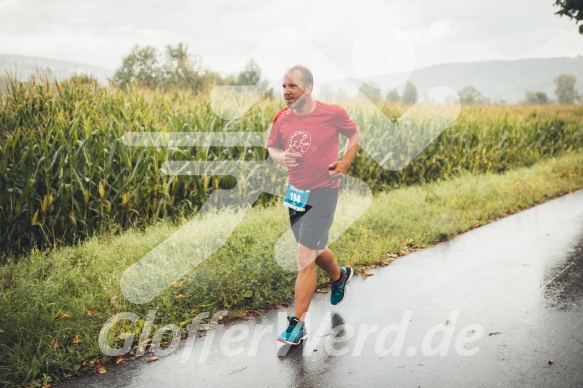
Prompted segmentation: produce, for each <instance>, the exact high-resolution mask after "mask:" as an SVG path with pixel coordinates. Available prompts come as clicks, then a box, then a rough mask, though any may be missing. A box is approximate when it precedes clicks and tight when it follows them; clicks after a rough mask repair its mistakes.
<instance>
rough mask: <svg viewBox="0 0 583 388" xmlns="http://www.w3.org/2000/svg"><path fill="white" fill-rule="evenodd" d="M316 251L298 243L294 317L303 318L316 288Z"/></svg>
mask: <svg viewBox="0 0 583 388" xmlns="http://www.w3.org/2000/svg"><path fill="white" fill-rule="evenodd" d="M320 252H322V251H316V250H313V249H310V248H308V247H306V246H305V245H302V244H300V243H298V252H297V253H298V256H297V259H298V277H297V278H296V289H295V295H294V299H295V310H294V317H296V318H298V319H299V320H301V321H303V320H304V315H305V314H306V312H307V311H308V307H310V302H311V301H312V296H314V291H315V290H316V263H315V261H316V257H317V256H318V253H320Z"/></svg>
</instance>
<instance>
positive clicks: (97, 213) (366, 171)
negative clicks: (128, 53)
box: [0, 81, 583, 260]
mask: <svg viewBox="0 0 583 388" xmlns="http://www.w3.org/2000/svg"><path fill="white" fill-rule="evenodd" d="M343 106H345V107H346V108H347V110H348V112H349V114H350V115H351V117H353V118H354V119H355V121H356V122H357V124H358V125H359V127H360V128H367V129H369V130H373V131H381V132H382V131H383V125H384V124H382V120H381V115H380V114H378V112H377V113H374V112H373V113H370V112H368V111H367V110H366V109H364V108H362V107H361V106H360V105H359V104H358V102H356V101H349V102H346V104H343ZM282 107H283V101H281V100H279V99H275V100H271V99H263V100H261V101H260V102H259V103H257V104H255V105H254V106H253V108H252V109H251V110H250V111H248V112H247V113H246V114H245V115H244V116H242V117H241V118H240V119H236V120H226V119H222V118H220V117H218V116H216V115H215V114H214V113H213V110H212V109H211V105H210V101H209V98H208V96H200V95H198V96H197V95H194V94H192V93H189V92H186V91H175V92H167V91H166V92H165V91H150V90H145V89H133V90H128V91H121V90H117V89H115V88H107V87H100V86H98V85H95V84H86V83H82V82H47V81H45V82H29V83H24V82H13V83H12V84H11V85H10V86H9V87H8V90H6V92H5V94H3V95H0V131H1V132H0V172H1V174H0V246H2V250H1V251H0V255H2V256H3V257H2V260H6V258H7V257H9V256H12V255H16V256H17V257H18V255H20V254H22V253H24V252H27V251H28V250H30V249H31V248H33V247H37V248H40V249H42V248H46V247H51V246H55V247H57V246H61V245H62V244H71V243H75V242H78V241H81V240H83V239H84V238H86V237H88V236H91V235H94V234H103V233H110V232H116V231H120V230H124V229H126V228H128V227H130V226H143V225H146V224H149V223H151V222H154V221H155V220H157V219H160V218H170V219H176V218H178V217H183V216H188V215H191V214H193V213H194V212H195V211H196V210H197V209H198V208H199V207H200V206H201V205H202V204H203V203H204V201H205V200H206V198H208V196H209V195H210V193H211V192H212V191H213V190H216V189H219V188H230V187H232V186H233V183H234V179H233V178H230V177H218V176H203V177H193V176H169V175H164V174H163V173H162V171H161V166H162V164H163V163H164V162H166V161H172V160H193V161H194V160H196V161H212V160H245V161H261V160H265V159H266V158H267V156H268V153H267V149H266V148H263V147H243V146H240V147H197V148H194V147H188V148H187V147H127V146H126V145H124V144H123V142H122V140H121V137H122V136H123V135H124V134H126V133H128V132H140V131H145V132H239V131H247V132H264V131H266V130H267V128H269V126H270V124H271V121H272V119H273V117H274V115H275V113H276V112H277V111H278V110H279V109H281V108H282ZM380 109H381V110H382V111H383V112H384V113H385V114H386V115H388V116H389V117H393V118H394V119H397V118H398V117H399V116H400V115H401V114H402V113H403V112H404V111H405V110H406V109H407V106H405V105H399V104H392V105H391V104H386V105H382V106H380ZM582 117H583V107H581V106H566V105H565V106H561V105H548V106H470V107H467V106H464V107H463V109H462V113H461V115H460V117H459V118H458V120H457V121H456V123H455V124H454V125H453V126H452V127H450V128H448V129H447V130H446V131H445V132H444V133H442V134H441V135H440V136H439V137H438V138H437V140H435V141H434V142H433V143H432V144H430V145H429V147H427V149H425V150H424V152H423V153H421V155H420V156H419V157H418V158H416V159H415V160H414V161H413V162H412V163H410V164H409V165H407V166H406V167H405V168H404V169H402V170H400V171H395V172H390V171H387V170H385V169H384V168H382V167H381V166H379V165H378V164H377V163H376V162H375V161H374V160H373V159H372V158H371V157H370V156H369V155H367V153H366V150H361V151H360V152H359V155H358V156H357V158H356V159H355V161H354V162H353V164H352V166H351V171H350V172H349V174H350V175H353V176H356V177H359V178H360V179H363V180H364V181H366V182H367V183H368V184H369V185H370V186H371V187H372V188H373V189H374V190H386V189H391V188H395V187H398V186H401V185H410V184H416V183H422V182H426V181H433V180H437V179H441V178H446V177H449V176H452V175H455V174H457V173H459V172H461V171H470V172H472V173H474V174H480V173H487V172H496V173H500V172H504V171H506V170H508V169H509V168H513V167H519V166H528V165H530V164H533V163H534V162H536V161H538V160H540V159H541V158H545V157H550V156H556V155H558V154H561V153H564V152H567V151H569V150H573V149H578V148H580V147H581V146H582V145H583V128H581V118H582ZM385 129H386V128H385ZM266 171H268V170H266ZM261 198H262V200H263V201H269V198H265V197H261Z"/></svg>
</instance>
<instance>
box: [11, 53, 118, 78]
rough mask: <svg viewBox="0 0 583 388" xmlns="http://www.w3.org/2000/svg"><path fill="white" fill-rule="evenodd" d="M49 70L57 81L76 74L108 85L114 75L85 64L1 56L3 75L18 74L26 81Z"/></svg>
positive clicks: (106, 70)
mask: <svg viewBox="0 0 583 388" xmlns="http://www.w3.org/2000/svg"><path fill="white" fill-rule="evenodd" d="M47 69H50V72H51V74H53V75H54V76H55V78H57V79H65V78H69V77H70V76H72V75H74V74H92V75H93V76H94V77H95V78H97V80H98V81H99V82H101V83H107V79H108V78H109V77H111V76H112V74H113V72H112V71H110V70H108V69H104V68H102V67H97V66H91V65H87V64H83V63H74V62H66V61H59V60H55V59H47V58H35V57H25V56H20V55H8V54H0V74H2V75H4V74H6V72H8V73H9V74H10V75H11V76H13V75H14V74H15V73H16V74H17V76H18V78H19V79H20V80H26V79H28V77H29V76H30V75H31V74H35V73H39V72H41V73H42V72H44V71H46V70H47Z"/></svg>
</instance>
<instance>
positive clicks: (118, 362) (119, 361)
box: [115, 357, 125, 364]
mask: <svg viewBox="0 0 583 388" xmlns="http://www.w3.org/2000/svg"><path fill="white" fill-rule="evenodd" d="M123 362H125V360H124V359H123V357H118V358H117V360H115V363H116V364H121V363H123Z"/></svg>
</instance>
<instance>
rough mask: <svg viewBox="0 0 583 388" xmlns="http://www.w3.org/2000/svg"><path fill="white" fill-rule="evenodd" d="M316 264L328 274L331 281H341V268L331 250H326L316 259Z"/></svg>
mask: <svg viewBox="0 0 583 388" xmlns="http://www.w3.org/2000/svg"><path fill="white" fill-rule="evenodd" d="M316 264H317V265H318V267H320V268H322V269H323V270H324V272H326V273H327V274H328V277H329V278H330V279H332V280H338V279H340V266H339V265H338V263H337V262H336V260H334V254H333V253H332V251H331V250H330V249H329V248H326V249H324V250H323V251H322V252H321V253H320V254H319V255H318V257H316Z"/></svg>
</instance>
